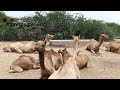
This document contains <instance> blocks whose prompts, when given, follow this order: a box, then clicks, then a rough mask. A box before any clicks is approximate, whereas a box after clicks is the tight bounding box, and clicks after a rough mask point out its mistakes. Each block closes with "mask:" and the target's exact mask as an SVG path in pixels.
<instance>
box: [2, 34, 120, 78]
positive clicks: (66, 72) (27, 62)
mask: <svg viewBox="0 0 120 90" xmlns="http://www.w3.org/2000/svg"><path fill="white" fill-rule="evenodd" d="M53 38H54V35H50V34H46V38H45V39H44V40H40V41H37V42H34V41H29V42H25V41H22V42H14V43H11V44H8V45H5V46H4V48H3V50H4V52H16V53H34V52H37V53H38V54H39V60H36V59H34V58H33V57H32V56H28V55H20V56H19V57H18V58H17V59H16V60H15V61H13V62H12V64H11V65H10V71H9V73H21V72H23V71H24V70H30V69H40V71H41V73H40V74H41V79H80V69H84V68H85V67H87V68H89V67H91V66H92V62H91V60H90V57H89V56H87V55H86V54H85V53H84V52H82V51H80V50H78V45H79V44H80V36H72V38H73V55H71V54H70V53H69V51H68V50H67V48H66V47H65V45H63V46H64V47H63V48H61V49H59V50H58V51H54V50H53V49H50V50H46V49H45V48H46V45H47V44H48V42H49V40H50V39H53ZM107 38H109V37H108V35H105V34H101V35H100V37H99V42H98V41H96V40H95V39H91V40H90V41H89V42H88V44H87V46H86V50H88V51H90V52H91V53H93V54H94V53H98V52H99V49H100V46H101V45H102V44H103V47H105V48H106V51H110V52H116V53H119V52H120V43H119V42H116V41H112V42H110V43H104V41H105V40H106V39H107Z"/></svg>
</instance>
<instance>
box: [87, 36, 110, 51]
mask: <svg viewBox="0 0 120 90" xmlns="http://www.w3.org/2000/svg"><path fill="white" fill-rule="evenodd" d="M106 38H108V35H105V34H101V35H100V39H99V42H97V41H96V40H94V39H91V40H90V41H89V42H88V44H87V48H86V50H88V51H91V52H92V53H98V52H99V48H100V46H101V45H102V43H103V42H104V40H105V39H106Z"/></svg>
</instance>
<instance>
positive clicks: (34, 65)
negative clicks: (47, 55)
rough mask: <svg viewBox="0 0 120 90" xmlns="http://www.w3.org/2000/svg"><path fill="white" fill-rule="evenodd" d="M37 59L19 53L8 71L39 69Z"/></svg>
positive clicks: (19, 71)
mask: <svg viewBox="0 0 120 90" xmlns="http://www.w3.org/2000/svg"><path fill="white" fill-rule="evenodd" d="M39 68H40V64H39V61H38V60H36V59H34V58H33V57H32V56H26V55H21V56H19V57H18V59H16V60H15V61H14V62H12V64H11V65H10V71H9V72H10V73H21V72H23V70H30V69H39Z"/></svg>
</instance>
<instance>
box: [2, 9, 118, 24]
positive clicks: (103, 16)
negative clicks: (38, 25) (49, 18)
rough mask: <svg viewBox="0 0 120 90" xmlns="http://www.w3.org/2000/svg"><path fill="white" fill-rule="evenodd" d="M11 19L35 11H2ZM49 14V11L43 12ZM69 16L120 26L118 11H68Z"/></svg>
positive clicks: (30, 14)
mask: <svg viewBox="0 0 120 90" xmlns="http://www.w3.org/2000/svg"><path fill="white" fill-rule="evenodd" d="M4 12H5V14H6V15H8V16H11V17H18V18H19V17H24V16H32V15H34V14H35V13H34V12H35V11H4ZM45 12H49V11H45ZM68 13H70V14H74V13H81V14H83V15H84V17H85V18H87V19H90V18H91V19H96V20H103V21H105V22H115V23H118V24H120V11H68Z"/></svg>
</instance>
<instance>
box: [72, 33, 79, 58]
mask: <svg viewBox="0 0 120 90" xmlns="http://www.w3.org/2000/svg"><path fill="white" fill-rule="evenodd" d="M72 38H73V59H75V55H76V52H77V50H78V45H79V41H80V35H79V36H74V35H73V36H72Z"/></svg>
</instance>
